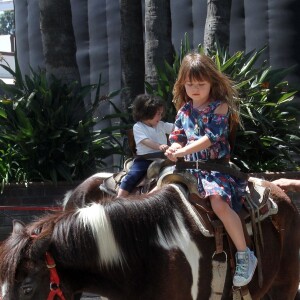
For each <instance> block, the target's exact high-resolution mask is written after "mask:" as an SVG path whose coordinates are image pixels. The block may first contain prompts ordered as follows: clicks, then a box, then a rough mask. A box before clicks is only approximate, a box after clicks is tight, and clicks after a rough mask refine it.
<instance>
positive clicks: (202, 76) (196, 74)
mask: <svg viewBox="0 0 300 300" xmlns="http://www.w3.org/2000/svg"><path fill="white" fill-rule="evenodd" d="M186 78H188V79H189V81H191V82H192V81H208V82H211V78H210V76H209V74H208V72H207V70H206V69H205V68H204V67H202V66H199V65H195V66H192V67H191V68H190V70H189V72H188V74H187V76H186Z"/></svg>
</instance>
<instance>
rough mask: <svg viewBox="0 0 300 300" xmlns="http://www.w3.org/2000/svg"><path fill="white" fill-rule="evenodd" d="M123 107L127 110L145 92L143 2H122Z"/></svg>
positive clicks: (125, 0) (136, 0)
mask: <svg viewBox="0 0 300 300" xmlns="http://www.w3.org/2000/svg"><path fill="white" fill-rule="evenodd" d="M120 13H121V41H120V48H121V49H120V51H121V69H122V86H123V87H125V90H124V91H123V92H122V95H121V97H122V105H123V107H124V108H125V109H126V108H128V106H129V105H130V104H131V103H132V101H133V99H134V98H135V97H136V96H137V95H138V94H141V93H143V92H144V77H145V64H144V38H143V18H142V3H141V0H131V1H128V0H121V1H120Z"/></svg>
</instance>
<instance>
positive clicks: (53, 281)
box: [45, 252, 66, 300]
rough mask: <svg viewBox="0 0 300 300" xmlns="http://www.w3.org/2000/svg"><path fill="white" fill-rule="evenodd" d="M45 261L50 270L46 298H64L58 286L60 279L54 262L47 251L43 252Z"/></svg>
mask: <svg viewBox="0 0 300 300" xmlns="http://www.w3.org/2000/svg"><path fill="white" fill-rule="evenodd" d="M45 261H46V265H47V268H48V269H49V272H50V292H49V295H48V298H47V300H53V299H54V298H55V296H57V297H58V298H59V299H61V300H66V298H65V296H64V294H63V292H62V290H61V288H60V285H59V283H60V279H59V276H58V274H57V271H56V264H55V261H54V259H53V257H52V255H51V254H50V253H49V252H46V253H45Z"/></svg>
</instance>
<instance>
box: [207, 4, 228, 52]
mask: <svg viewBox="0 0 300 300" xmlns="http://www.w3.org/2000/svg"><path fill="white" fill-rule="evenodd" d="M231 1H232V0H208V1H207V17H206V23H205V30H204V49H205V51H207V50H209V49H212V48H213V46H214V42H215V41H216V40H218V41H219V43H220V45H221V46H222V47H224V48H228V47H229V37H230V11H231Z"/></svg>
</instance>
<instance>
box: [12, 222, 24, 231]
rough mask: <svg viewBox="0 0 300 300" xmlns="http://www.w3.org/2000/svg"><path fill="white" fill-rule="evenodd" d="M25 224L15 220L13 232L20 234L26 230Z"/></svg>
mask: <svg viewBox="0 0 300 300" xmlns="http://www.w3.org/2000/svg"><path fill="white" fill-rule="evenodd" d="M24 228H25V224H24V223H23V222H22V221H19V220H13V234H20V233H21V232H23V231H24Z"/></svg>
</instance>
